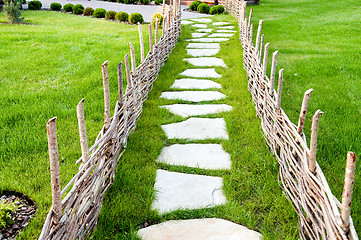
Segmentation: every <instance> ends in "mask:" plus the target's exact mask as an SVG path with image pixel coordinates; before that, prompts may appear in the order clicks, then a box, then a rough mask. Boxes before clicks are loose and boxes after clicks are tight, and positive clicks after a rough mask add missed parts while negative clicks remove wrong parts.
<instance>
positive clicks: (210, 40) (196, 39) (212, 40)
mask: <svg viewBox="0 0 361 240" xmlns="http://www.w3.org/2000/svg"><path fill="white" fill-rule="evenodd" d="M228 40H229V38H194V39H190V41H192V42H225V41H228Z"/></svg>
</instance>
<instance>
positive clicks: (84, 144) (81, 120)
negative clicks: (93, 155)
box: [76, 98, 89, 164]
mask: <svg viewBox="0 0 361 240" xmlns="http://www.w3.org/2000/svg"><path fill="white" fill-rule="evenodd" d="M84 101H85V98H83V99H82V100H80V102H79V103H78V106H76V116H77V118H78V125H79V135H80V146H81V153H82V161H83V164H84V163H86V162H87V161H88V159H89V146H88V137H87V134H86V127H85V117H84Z"/></svg>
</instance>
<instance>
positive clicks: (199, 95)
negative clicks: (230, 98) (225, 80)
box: [160, 91, 226, 102]
mask: <svg viewBox="0 0 361 240" xmlns="http://www.w3.org/2000/svg"><path fill="white" fill-rule="evenodd" d="M160 97H161V98H164V99H168V100H183V101H190V102H202V101H214V100H220V99H223V98H225V97H226V95H224V94H223V93H220V92H217V91H177V92H163V93H162V94H161V95H160Z"/></svg>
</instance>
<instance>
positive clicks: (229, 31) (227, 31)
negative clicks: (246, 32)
mask: <svg viewBox="0 0 361 240" xmlns="http://www.w3.org/2000/svg"><path fill="white" fill-rule="evenodd" d="M216 32H220V33H236V32H237V31H236V30H227V29H224V30H217V31H216Z"/></svg>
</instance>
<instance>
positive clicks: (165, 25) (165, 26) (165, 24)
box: [162, 15, 168, 37]
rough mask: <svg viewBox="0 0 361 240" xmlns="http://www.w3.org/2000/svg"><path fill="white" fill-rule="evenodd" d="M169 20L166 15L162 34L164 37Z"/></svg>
mask: <svg viewBox="0 0 361 240" xmlns="http://www.w3.org/2000/svg"><path fill="white" fill-rule="evenodd" d="M167 22H168V16H167V15H165V16H164V18H163V29H162V30H163V31H162V36H163V37H164V36H165V30H166V29H167V27H168V26H167Z"/></svg>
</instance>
